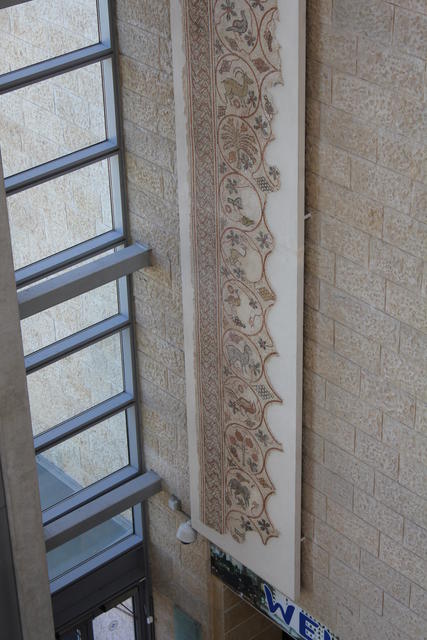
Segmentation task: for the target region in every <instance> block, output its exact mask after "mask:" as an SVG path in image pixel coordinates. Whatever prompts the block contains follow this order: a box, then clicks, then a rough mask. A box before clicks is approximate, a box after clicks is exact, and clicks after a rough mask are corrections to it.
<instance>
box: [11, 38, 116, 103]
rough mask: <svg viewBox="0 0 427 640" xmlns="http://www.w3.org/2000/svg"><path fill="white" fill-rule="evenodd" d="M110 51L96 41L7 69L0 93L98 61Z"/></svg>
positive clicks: (110, 52)
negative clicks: (54, 55)
mask: <svg viewBox="0 0 427 640" xmlns="http://www.w3.org/2000/svg"><path fill="white" fill-rule="evenodd" d="M112 53H113V51H112V49H111V47H108V46H106V45H105V44H103V43H102V42H98V43H96V44H92V45H90V46H88V47H84V48H83V49H77V50H75V51H70V52H69V53H64V54H63V55H60V56H57V57H55V58H49V59H48V60H43V61H42V62H37V63H36V64H32V65H29V66H27V67H22V68H21V69H16V70H14V71H9V72H8V73H4V74H3V75H1V76H0V95H1V94H2V93H7V92H8V91H14V90H16V89H21V88H23V87H27V86H28V85H30V84H34V83H35V82H42V81H43V80H48V79H49V78H53V77H54V76H57V75H60V74H61V73H67V72H68V71H73V70H74V69H79V68H80V67H85V66H87V65H89V64H94V63H96V62H100V61H101V60H105V58H109V57H110V56H111V55H112Z"/></svg>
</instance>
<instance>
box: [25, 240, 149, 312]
mask: <svg viewBox="0 0 427 640" xmlns="http://www.w3.org/2000/svg"><path fill="white" fill-rule="evenodd" d="M150 253H151V250H150V249H149V248H148V247H146V246H144V245H141V244H133V245H131V246H130V247H126V248H124V249H120V251H116V252H114V253H112V254H109V255H107V256H104V257H102V258H98V259H97V260H93V261H92V262H89V263H88V264H84V265H82V266H81V267H75V269H72V270H71V271H67V272H66V273H62V274H60V275H58V276H54V277H53V278H50V279H49V280H45V281H43V282H40V283H38V284H34V285H32V286H31V287H29V288H28V289H24V290H23V291H18V303H19V315H20V317H21V319H23V318H28V317H29V316H32V315H34V314H36V313H40V312H41V311H44V310H45V309H49V308H50V307H54V306H55V305H57V304H60V303H61V302H64V301H65V300H69V299H70V298H75V297H76V296H79V295H81V294H82V293H86V292H87V291H91V290H92V289H96V288H97V287H101V286H102V285H104V284H106V283H107V282H111V281H112V280H118V279H119V278H121V277H123V276H126V275H130V274H131V273H133V272H134V271H138V270H139V269H142V268H143V267H146V266H148V264H149V262H150Z"/></svg>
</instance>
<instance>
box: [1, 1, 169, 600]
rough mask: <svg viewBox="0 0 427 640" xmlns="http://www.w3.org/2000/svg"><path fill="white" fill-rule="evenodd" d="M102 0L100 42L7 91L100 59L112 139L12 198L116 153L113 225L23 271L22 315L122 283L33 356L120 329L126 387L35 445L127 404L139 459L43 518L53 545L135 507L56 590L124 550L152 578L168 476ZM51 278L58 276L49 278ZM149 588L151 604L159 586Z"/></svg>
mask: <svg viewBox="0 0 427 640" xmlns="http://www.w3.org/2000/svg"><path fill="white" fill-rule="evenodd" d="M26 1H28V0H23V1H22V0H20V1H12V2H2V1H1V0H0V9H3V8H5V7H8V6H12V5H17V4H24V3H25V2H26ZM96 1H97V11H98V25H99V43H97V44H94V45H89V46H87V47H84V48H82V49H78V50H75V51H72V52H70V53H66V54H64V55H61V56H57V57H55V58H51V59H48V60H44V61H42V62H39V63H36V64H33V65H30V66H27V67H23V68H21V69H18V70H15V71H11V72H8V73H5V74H3V75H1V76H0V95H2V94H4V93H7V92H9V91H15V90H18V89H22V88H24V87H27V86H29V85H31V84H34V83H37V82H41V81H43V80H47V79H49V78H52V77H55V76H58V75H61V74H64V73H67V72H69V71H73V70H76V69H79V68H82V67H85V66H88V65H90V64H95V63H100V66H101V73H102V84H103V96H104V113H105V130H106V139H105V140H104V141H102V142H98V143H96V144H93V145H91V146H89V147H86V148H83V149H79V150H78V151H75V152H73V153H70V154H67V155H64V156H60V157H58V158H55V159H54V160H51V161H49V162H46V163H43V164H41V165H37V166H34V167H32V168H30V169H26V170H24V171H22V172H19V173H16V174H14V175H11V176H8V177H7V178H5V179H4V187H5V192H6V197H9V196H11V195H14V194H16V193H19V192H21V191H24V190H27V189H30V188H32V187H35V186H37V185H39V184H42V183H44V182H48V181H50V180H53V179H54V178H57V177H60V176H63V175H66V174H67V173H70V172H73V171H76V170H78V169H82V168H83V167H86V166H88V165H90V164H93V163H96V162H100V161H102V160H108V168H109V182H110V198H111V209H112V225H113V228H112V230H111V231H108V232H106V233H103V234H101V235H99V236H96V237H93V238H91V239H89V240H86V241H84V242H82V243H80V244H77V245H74V246H72V247H69V248H67V249H65V250H63V251H60V252H58V253H55V254H53V255H50V256H48V257H46V258H43V259H41V260H39V261H37V262H34V263H32V264H29V265H26V266H24V267H22V268H20V269H18V270H16V271H15V280H16V286H17V296H18V303H19V311H20V316H21V319H22V318H25V317H30V316H31V315H34V314H36V313H38V312H40V311H41V310H44V309H48V308H51V307H53V306H55V305H56V304H59V303H60V302H62V301H65V300H68V299H71V298H73V297H75V296H77V295H79V294H80V293H84V292H87V291H90V290H93V289H95V288H97V287H98V286H101V285H102V284H104V283H106V282H111V281H113V280H115V281H117V293H118V314H117V315H115V316H112V317H111V318H109V319H107V320H104V321H100V322H99V323H97V324H95V325H92V326H90V327H88V328H87V329H83V330H82V331H79V332H77V333H75V334H72V335H71V336H69V337H67V338H64V339H63V340H60V341H57V342H55V343H53V344H52V345H48V346H46V347H44V348H43V349H40V350H39V351H36V352H34V353H31V354H28V355H27V356H25V364H26V370H27V375H29V374H30V373H31V372H33V371H36V370H37V369H39V368H41V367H44V366H47V365H48V364H50V363H52V362H55V361H57V360H59V359H62V358H64V357H66V356H68V355H70V354H71V353H74V352H76V351H78V350H80V349H83V348H84V347H85V346H88V345H90V344H93V343H95V342H97V341H99V340H101V339H103V338H106V337H108V336H110V335H113V334H115V333H117V332H119V333H120V341H121V353H122V372H123V381H124V389H123V392H122V393H120V394H118V395H117V396H113V397H112V398H109V399H108V400H105V401H104V402H102V403H100V404H99V405H96V406H93V407H91V408H90V409H88V410H86V411H84V412H82V413H81V414H79V415H77V416H73V417H72V418H70V419H69V420H66V421H65V422H62V423H61V424H59V425H55V426H54V427H52V428H51V429H49V431H46V432H44V433H42V434H39V435H37V436H35V437H34V445H35V455H36V454H38V453H40V452H42V451H44V450H46V449H47V448H50V447H53V446H55V445H56V444H59V443H61V442H64V441H65V440H67V439H68V438H70V437H72V436H73V435H75V434H76V433H79V432H81V431H83V430H86V429H90V428H91V426H93V425H95V424H98V423H99V422H101V421H102V420H105V419H107V418H109V417H111V416H113V415H115V414H116V413H118V412H119V411H124V412H125V413H126V422H127V436H128V448H129V465H128V466H127V467H124V468H123V469H120V470H118V471H115V472H113V473H111V474H110V475H109V476H107V477H105V478H103V479H102V480H99V481H97V482H95V483H93V484H92V485H90V486H89V487H86V488H83V489H82V490H81V491H79V492H77V493H76V494H74V495H73V496H70V497H69V498H66V499H64V500H62V501H61V502H59V503H58V504H56V505H53V506H52V507H49V508H48V509H46V510H45V511H44V512H43V514H42V517H43V526H44V533H45V539H46V545H47V548H48V549H53V548H56V547H57V546H59V544H63V543H64V542H66V541H68V540H70V539H73V538H74V537H75V535H78V534H76V530H78V531H79V533H84V532H85V531H88V530H89V529H90V528H92V527H93V526H94V525H93V522H94V521H96V522H98V523H101V522H103V521H106V520H107V519H109V518H110V517H112V516H114V515H118V514H119V513H120V512H121V511H122V510H123V505H124V504H125V505H126V506H127V507H132V508H133V512H134V534H133V536H131V537H130V538H129V539H127V540H124V541H122V542H121V543H119V544H118V545H117V549H116V550H114V547H113V548H110V549H107V550H106V551H105V552H102V553H100V554H98V556H97V557H96V558H93V559H91V560H90V561H88V562H87V563H85V564H84V565H81V566H79V567H76V569H75V570H72V571H70V572H68V574H66V575H64V576H60V577H59V578H56V579H54V580H53V581H52V582H51V593H52V594H57V593H63V591H64V589H66V588H67V587H73V585H74V584H75V582H76V581H82V585H83V586H84V584H87V585H89V584H90V580H89V578H90V576H92V578H90V579H91V580H93V576H94V575H95V574H96V571H105V569H106V564H109V563H112V562H113V561H114V562H113V565H114V567H115V569H114V571H115V572H116V573H120V563H119V561H120V557H121V556H123V557H126V555H128V554H129V553H130V552H131V553H134V552H138V553H141V554H142V562H141V563H140V564H141V566H143V567H144V575H143V576H141V575H139V577H138V581H141V580H147V579H148V578H147V565H148V563H147V542H146V537H145V535H144V531H146V527H145V510H144V504H143V502H144V500H146V499H147V498H148V497H150V496H151V495H153V494H154V493H157V492H158V491H160V489H161V486H160V478H159V476H158V475H157V474H155V473H154V472H152V471H150V472H148V473H146V472H144V465H143V459H142V447H141V441H140V437H141V416H140V410H139V398H138V388H137V373H136V355H135V354H136V350H135V345H136V342H135V323H134V310H133V302H132V293H131V281H130V276H131V274H132V273H133V272H134V271H136V270H138V269H141V268H144V267H145V266H148V265H149V263H150V250H149V248H148V247H146V246H144V245H139V244H135V245H131V244H130V236H129V229H128V221H127V211H128V208H127V196H126V184H125V165H124V147H123V132H122V120H121V112H120V94H119V82H118V52H117V51H118V50H117V42H116V38H115V29H114V23H113V0H96ZM120 245H124V248H119V247H120ZM111 249H112V250H113V253H111V254H110V255H108V256H103V257H99V254H101V253H103V252H105V251H108V250H111ZM90 258H93V260H92V261H91V262H90V263H89V264H87V265H80V266H78V265H79V263H80V262H82V261H83V260H87V259H90ZM69 267H75V268H73V269H72V270H71V271H69V272H67V273H66V274H58V272H60V271H61V270H63V269H65V268H69ZM48 276H49V277H50V279H49V280H47V281H45V282H39V281H40V280H42V279H44V278H46V277H48ZM52 276H53V277H52ZM28 285H30V286H29V287H28V288H27V289H25V290H22V288H23V287H27V286H28ZM88 514H89V515H88ZM58 530H60V531H61V535H60V536H58V535H56V534H54V533H52V532H55V531H56V532H57V531H58ZM58 540H60V542H58ZM138 549H139V551H138ZM115 551H116V552H115ZM113 565H112V566H113ZM112 570H113V569H112ZM94 572H95V573H94ZM100 575H101V574H100ZM114 575H115V574H114ZM88 588H89V587H88ZM147 594H148V595H147V597H146V610H147V611H150V610H151V607H150V594H149V591H147Z"/></svg>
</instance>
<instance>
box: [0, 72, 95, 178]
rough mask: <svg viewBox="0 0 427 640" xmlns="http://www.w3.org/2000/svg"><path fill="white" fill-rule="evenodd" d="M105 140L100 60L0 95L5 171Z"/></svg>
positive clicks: (26, 167)
mask: <svg viewBox="0 0 427 640" xmlns="http://www.w3.org/2000/svg"><path fill="white" fill-rule="evenodd" d="M101 140H105V118H104V98H103V89H102V76H101V65H100V63H96V64H93V65H90V66H88V67H83V68H81V69H76V70H75V71H70V72H69V73H64V74H62V75H60V76H56V77H54V78H49V80H45V81H43V82H39V83H37V84H32V85H30V86H29V87H25V88H24V89H18V90H17V91H12V92H10V93H6V94H4V95H2V96H0V145H1V149H2V156H3V166H4V173H5V176H9V175H11V174H14V173H18V172H19V171H23V170H24V169H29V168H30V167H33V166H36V165H39V164H42V163H44V162H48V161H49V160H53V159H54V158H57V157H59V156H63V155H66V154H67V153H71V152H72V151H77V150H78V149H81V148H83V147H88V146H89V145H91V144H95V143H96V142H100V141H101Z"/></svg>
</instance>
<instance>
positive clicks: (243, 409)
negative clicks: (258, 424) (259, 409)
mask: <svg viewBox="0 0 427 640" xmlns="http://www.w3.org/2000/svg"><path fill="white" fill-rule="evenodd" d="M237 406H238V407H239V409H240V413H242V414H243V415H247V414H248V413H249V414H251V415H253V414H254V413H256V406H255V402H249V400H246V398H242V397H240V398H239V399H238V400H237Z"/></svg>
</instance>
